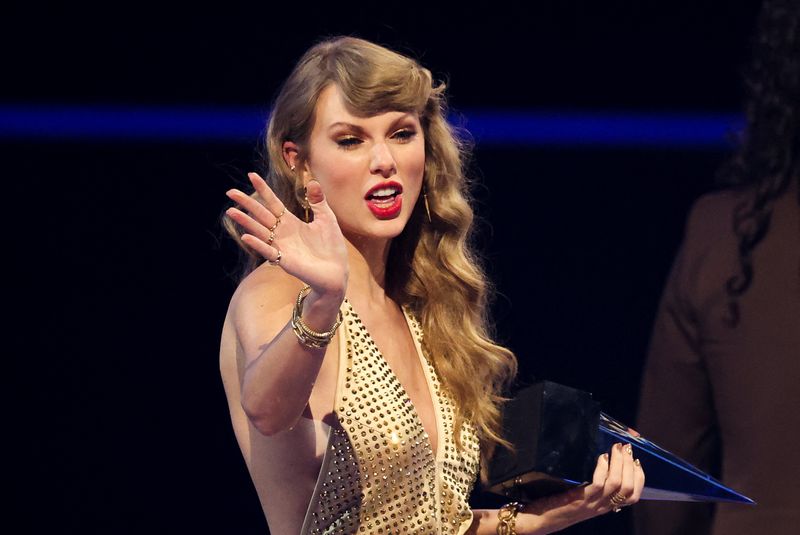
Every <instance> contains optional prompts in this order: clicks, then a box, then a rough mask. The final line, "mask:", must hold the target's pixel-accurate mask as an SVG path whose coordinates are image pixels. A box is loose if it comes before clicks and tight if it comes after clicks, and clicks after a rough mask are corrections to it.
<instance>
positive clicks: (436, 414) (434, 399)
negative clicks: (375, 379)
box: [344, 297, 444, 460]
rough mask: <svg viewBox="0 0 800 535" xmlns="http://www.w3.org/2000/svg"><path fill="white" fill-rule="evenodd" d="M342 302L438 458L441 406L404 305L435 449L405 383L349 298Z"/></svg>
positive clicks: (403, 310) (441, 437) (427, 364)
mask: <svg viewBox="0 0 800 535" xmlns="http://www.w3.org/2000/svg"><path fill="white" fill-rule="evenodd" d="M344 302H345V303H347V306H348V308H349V309H350V310H349V312H350V314H352V315H353V317H355V318H356V319H357V320H358V321H359V322H360V323H361V326H362V328H363V330H364V336H365V339H366V340H367V342H368V343H369V344H371V345H372V347H373V348H375V352H376V353H377V355H378V357H380V359H381V360H382V361H383V362H384V364H386V367H387V368H388V369H389V372H390V373H391V374H392V377H393V378H394V380H395V381H397V384H398V385H400V391H401V393H402V395H403V396H404V397H405V399H407V400H408V403H409V404H410V405H411V413H412V414H413V415H414V418H415V419H416V421H417V423H418V424H419V425H420V427H422V429H423V431H424V432H425V435H426V436H427V438H428V444H429V447H430V450H431V454H432V456H433V458H434V460H438V459H439V452H440V451H441V450H442V444H441V441H442V440H443V439H444V433H443V432H442V422H441V421H440V413H441V410H442V407H441V405H440V404H439V397H438V396H437V395H436V393H435V390H436V389H435V387H434V384H433V379H432V378H431V372H430V371H429V370H428V368H427V367H428V366H430V364H429V363H428V361H427V358H426V357H425V355H424V354H423V353H422V347H421V346H420V344H419V341H418V340H417V338H416V337H415V336H414V329H413V328H412V326H411V320H410V318H409V316H408V313H407V312H406V309H405V307H404V306H402V305H401V306H400V311H401V312H402V313H403V318H404V319H405V322H406V328H407V329H408V333H409V335H411V341H412V343H413V345H414V349H415V350H416V353H417V359H418V361H419V365H420V366H421V367H422V375H423V376H424V377H425V384H426V385H427V387H428V396H429V397H430V399H431V405H432V408H433V425H434V427H435V428H436V449H434V448H433V445H432V444H431V434H430V433H429V432H428V430H427V429H425V423H424V422H423V421H422V417H421V416H420V414H419V410H418V409H417V405H416V404H415V403H414V401H413V400H412V399H411V396H410V395H409V393H408V390H406V387H405V385H403V382H402V381H400V378H399V377H398V376H397V373H395V371H394V369H393V368H392V366H391V364H389V361H388V360H386V357H384V356H383V351H381V350H380V348H379V347H378V344H377V343H376V342H375V339H374V338H372V334H371V333H370V332H369V329H367V326H366V325H365V324H364V322H363V321H362V320H361V316H359V315H358V312H356V311H355V309H354V308H353V305H352V303H350V300H349V299H347V298H346V297H345V298H344Z"/></svg>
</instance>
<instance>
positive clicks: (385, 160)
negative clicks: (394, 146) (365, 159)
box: [369, 143, 397, 178]
mask: <svg viewBox="0 0 800 535" xmlns="http://www.w3.org/2000/svg"><path fill="white" fill-rule="evenodd" d="M369 170H370V172H371V173H372V174H374V175H377V174H379V175H381V176H382V177H383V178H389V177H391V176H392V175H394V174H396V173H397V165H396V164H395V161H394V156H392V151H391V150H389V147H388V146H387V145H386V143H376V144H375V146H374V147H372V153H371V160H370V163H369Z"/></svg>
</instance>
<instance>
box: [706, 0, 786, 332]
mask: <svg viewBox="0 0 800 535" xmlns="http://www.w3.org/2000/svg"><path fill="white" fill-rule="evenodd" d="M744 80H745V89H746V92H747V102H746V107H745V113H746V119H747V124H746V127H745V129H744V132H743V133H742V134H741V135H740V140H739V146H738V149H737V150H736V152H735V153H734V154H733V155H732V156H731V157H730V158H729V159H728V161H727V162H725V164H724V165H723V166H722V167H721V168H720V171H719V173H718V177H717V178H718V180H719V182H720V183H721V184H722V185H724V186H727V187H733V188H736V189H741V190H747V192H748V195H746V197H745V200H743V201H741V202H740V203H739V204H738V205H737V206H736V208H735V209H734V213H733V230H734V232H735V234H736V237H737V240H738V248H739V272H738V273H736V274H735V275H733V276H732V277H730V278H729V279H728V280H727V282H726V284H725V291H726V293H727V296H728V312H729V316H728V318H727V320H728V322H729V324H730V325H731V326H736V325H737V324H738V323H739V303H738V298H739V297H740V296H741V295H742V294H744V292H745V291H747V289H748V288H749V287H750V285H751V283H752V281H753V263H752V253H753V250H754V249H755V248H756V246H757V245H758V244H759V242H761V240H762V239H763V238H764V236H765V235H766V234H767V232H768V230H769V225H770V219H771V216H772V208H773V204H774V202H775V200H776V199H778V198H780V197H781V196H783V195H784V194H785V193H786V191H787V189H788V187H789V184H790V182H791V181H792V180H794V181H797V182H798V183H800V157H798V151H800V2H799V1H798V0H765V1H764V4H763V5H762V8H761V12H760V14H759V18H758V23H757V27H756V32H755V37H754V40H753V43H752V55H751V59H750V63H749V65H748V66H747V68H746V69H745V71H744ZM797 201H798V204H800V187H798V199H797Z"/></svg>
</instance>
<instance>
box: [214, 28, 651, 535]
mask: <svg viewBox="0 0 800 535" xmlns="http://www.w3.org/2000/svg"><path fill="white" fill-rule="evenodd" d="M443 92H444V86H443V85H439V86H434V85H433V83H432V78H431V74H430V72H429V71H428V70H427V69H424V68H422V67H421V66H420V65H419V64H417V63H416V62H415V61H413V60H411V59H409V58H406V57H404V56H401V55H399V54H396V53H394V52H392V51H390V50H387V49H385V48H382V47H380V46H377V45H374V44H372V43H369V42H367V41H363V40H360V39H355V38H351V37H342V38H335V39H330V40H328V41H325V42H322V43H320V44H318V45H316V46H314V47H312V48H311V49H310V50H309V51H308V52H306V54H305V55H304V56H303V57H302V58H301V59H300V61H299V63H298V64H297V66H296V67H295V69H294V71H293V72H292V74H291V75H290V76H289V78H288V80H287V81H286V82H285V84H284V86H283V88H282V90H281V92H280V94H279V95H278V97H277V99H276V101H275V104H274V107H273V113H272V116H271V118H270V123H269V128H268V132H267V150H268V164H269V171H268V173H267V180H266V181H265V180H263V179H262V178H261V177H260V176H258V175H256V174H254V173H251V174H250V175H249V177H250V180H251V182H252V185H253V187H254V188H255V194H254V195H253V196H248V195H246V194H244V193H243V192H241V191H238V190H231V191H229V192H228V196H229V197H230V198H231V199H232V200H233V201H235V202H236V203H238V205H239V206H240V207H241V209H237V208H230V209H229V210H228V211H227V213H226V214H227V218H228V219H227V221H226V224H227V226H228V229H229V231H230V232H231V234H232V235H233V236H234V238H235V239H237V241H238V242H239V243H240V245H241V246H242V249H243V250H244V251H245V252H246V253H247V255H248V257H247V258H248V265H247V267H246V269H245V271H246V272H248V274H247V276H246V277H245V278H244V279H243V280H242V282H241V284H240V285H239V287H238V289H237V290H236V292H235V294H234V296H233V298H232V300H231V305H230V309H229V311H228V315H227V318H226V320H225V326H224V330H223V334H222V346H221V370H222V376H223V381H224V384H225V390H226V393H227V396H228V401H229V406H230V411H231V418H232V421H233V425H234V430H235V433H236V436H237V439H238V442H239V445H240V447H241V449H242V453H243V455H244V457H245V460H246V462H247V466H248V469H249V471H250V474H251V476H252V478H253V482H254V483H255V486H256V489H257V491H258V494H259V497H260V499H261V503H262V506H263V508H264V512H265V514H266V516H267V519H268V522H269V526H270V530H271V531H272V532H273V533H297V532H301V533H356V532H358V533H398V532H406V533H467V532H469V533H503V531H502V530H504V529H506V530H508V529H511V530H512V531H506V532H513V529H514V527H516V532H517V533H547V532H550V531H554V530H557V529H560V528H562V527H564V526H567V525H570V524H572V523H575V522H577V521H580V520H583V519H585V518H589V517H591V516H594V515H597V514H601V513H604V512H607V511H609V510H611V509H613V508H618V507H619V506H622V505H628V504H631V503H634V502H636V501H637V500H638V497H639V494H640V493H641V488H642V485H643V480H644V475H643V473H642V471H641V468H640V467H639V466H638V464H637V463H635V462H634V460H633V459H632V457H631V455H630V453H629V451H630V450H629V449H628V450H627V451H628V453H626V452H625V451H624V450H623V447H622V446H621V445H619V446H618V447H616V448H614V450H613V451H612V452H611V455H610V460H609V459H606V458H601V459H599V460H598V465H597V470H596V473H595V480H594V481H593V482H592V484H590V485H587V486H584V487H581V488H579V489H575V490H573V491H571V492H568V493H565V494H563V495H559V496H557V497H554V498H550V499H548V500H543V501H541V502H537V503H534V504H530V505H528V506H526V507H524V508H522V507H521V506H517V505H510V506H508V507H506V508H504V509H502V510H501V511H500V512H497V511H470V509H469V505H468V503H467V499H468V497H469V493H470V491H471V488H472V485H473V483H474V481H475V478H476V476H477V473H478V470H479V466H480V454H481V450H483V453H484V454H487V453H488V452H489V451H490V450H491V449H492V447H493V446H494V445H496V444H501V443H502V438H501V437H500V435H499V433H498V431H499V415H500V412H499V403H500V401H501V399H502V398H501V397H500V392H501V389H502V387H503V385H504V384H506V382H507V381H508V379H509V378H511V377H512V375H513V373H514V372H515V369H516V362H515V359H514V356H513V354H512V353H511V352H510V351H509V350H507V349H505V348H503V347H500V346H498V345H496V344H494V343H493V342H492V340H491V339H490V337H489V334H488V333H489V325H488V322H487V320H486V316H485V313H486V308H487V305H486V298H487V288H486V286H487V285H486V280H485V277H484V275H483V273H482V272H481V271H480V269H479V268H478V267H477V264H476V261H475V256H474V255H473V253H472V251H471V250H470V244H469V237H470V231H471V223H472V218H473V213H472V209H471V208H470V205H469V202H468V201H469V197H468V191H467V183H466V180H465V177H464V175H463V170H462V166H463V162H464V159H465V156H466V151H465V149H464V147H463V146H462V145H461V144H460V143H459V141H458V140H457V139H456V138H455V136H454V135H453V133H452V130H451V128H450V126H449V125H448V124H447V122H446V121H445V118H444V117H445V100H444V94H443ZM259 259H263V260H264V261H263V263H260V264H259ZM256 266H257V267H256ZM612 498H613V499H612ZM500 517H502V518H500Z"/></svg>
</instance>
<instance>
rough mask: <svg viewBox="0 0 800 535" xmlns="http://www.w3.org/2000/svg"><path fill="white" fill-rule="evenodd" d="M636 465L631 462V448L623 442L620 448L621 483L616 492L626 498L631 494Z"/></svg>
mask: <svg viewBox="0 0 800 535" xmlns="http://www.w3.org/2000/svg"><path fill="white" fill-rule="evenodd" d="M635 468H636V465H635V464H634V463H633V448H632V447H631V445H630V444H625V446H623V448H622V484H621V485H620V488H619V490H618V491H617V493H619V494H621V495H622V496H625V498H626V503H627V499H628V498H630V497H631V496H632V495H633V489H634V486H635V472H636V470H635Z"/></svg>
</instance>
